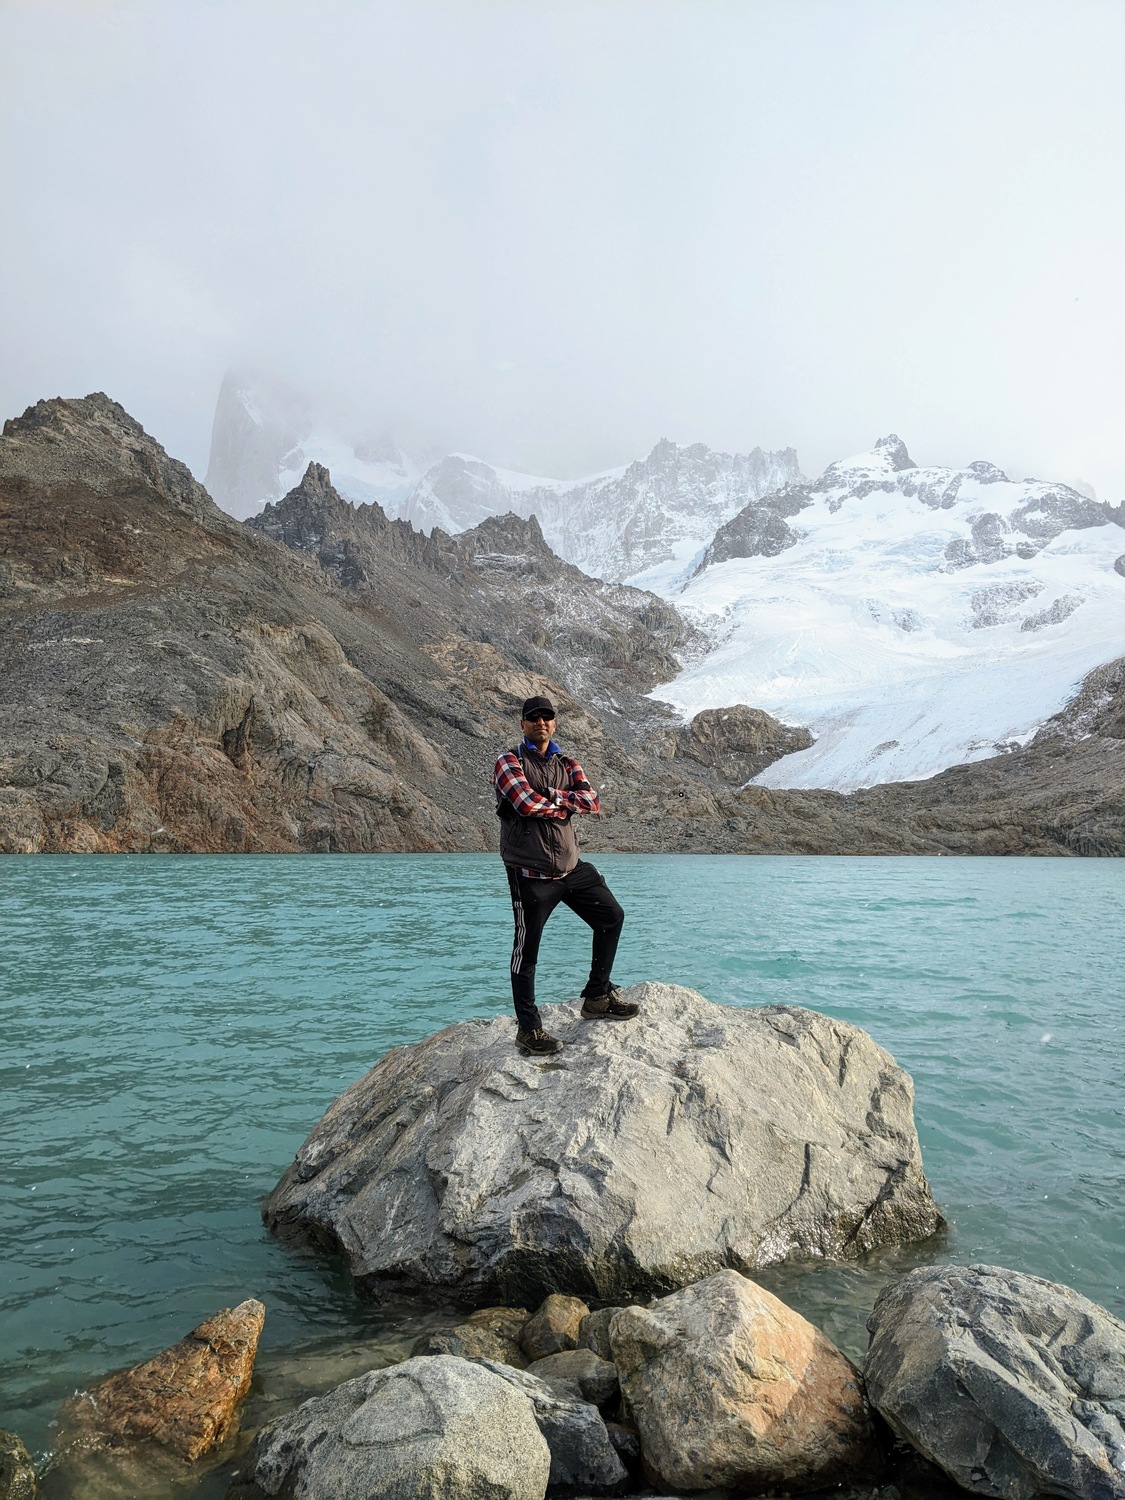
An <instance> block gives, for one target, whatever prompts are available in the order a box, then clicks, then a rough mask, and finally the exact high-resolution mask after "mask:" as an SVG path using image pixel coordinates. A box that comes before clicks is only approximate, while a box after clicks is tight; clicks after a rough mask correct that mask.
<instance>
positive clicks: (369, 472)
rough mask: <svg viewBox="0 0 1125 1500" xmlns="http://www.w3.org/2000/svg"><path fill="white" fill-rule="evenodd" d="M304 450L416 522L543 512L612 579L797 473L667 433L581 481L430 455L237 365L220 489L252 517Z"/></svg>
mask: <svg viewBox="0 0 1125 1500" xmlns="http://www.w3.org/2000/svg"><path fill="white" fill-rule="evenodd" d="M309 463H317V464H320V465H322V466H323V467H324V468H326V469H328V470H329V471H330V472H331V474H332V481H333V484H334V486H335V487H336V489H337V491H338V492H339V493H340V494H341V495H343V496H344V497H345V499H348V500H352V501H354V502H355V503H357V504H368V503H370V502H372V501H375V502H377V503H378V504H379V505H381V506H382V508H383V509H384V510H385V511H386V513H387V515H388V516H389V517H390V518H391V519H393V520H405V521H409V522H410V523H411V525H412V526H414V527H415V528H416V529H418V530H420V531H425V532H430V531H432V530H433V528H434V527H435V526H440V527H441V529H442V530H443V531H446V532H449V533H450V534H451V535H454V534H456V533H458V532H461V531H467V530H469V529H470V528H471V527H473V526H478V525H480V523H481V522H482V521H484V520H486V519H487V518H488V517H489V516H497V515H504V514H506V513H507V512H509V511H512V512H514V513H515V514H516V515H518V516H521V517H523V518H524V519H525V520H526V519H528V518H530V517H531V516H535V517H536V518H537V519H538V521H539V523H540V526H541V527H542V530H543V534H544V536H545V537H546V539H547V541H548V542H549V543H550V545H551V547H552V548H553V549H554V550H555V551H556V552H557V553H558V554H559V556H560V557H562V558H563V559H564V560H565V561H567V562H570V563H574V564H575V565H576V566H577V567H579V568H581V569H582V570H583V572H585V573H588V574H590V575H591V576H592V577H595V578H605V579H609V580H611V581H614V582H619V581H621V580H623V579H630V580H631V579H633V578H634V577H635V576H636V575H640V574H643V573H645V572H646V571H647V570H648V569H651V568H653V567H662V566H664V565H666V564H669V563H671V564H672V565H673V566H674V568H675V569H676V570H679V571H682V570H683V568H684V567H685V566H687V565H688V564H690V563H691V562H692V561H693V559H694V558H695V557H696V555H697V554H699V553H701V552H702V549H703V548H704V547H705V546H706V544H707V542H708V541H709V540H710V539H711V537H712V536H713V535H714V534H715V530H716V528H717V527H719V526H721V525H722V524H723V522H724V521H727V520H729V519H730V517H732V516H733V515H735V514H736V513H737V512H738V511H739V510H741V509H742V507H743V506H744V505H746V504H747V502H748V501H751V500H754V499H757V498H758V497H760V496H762V495H765V494H768V493H769V492H770V491H772V490H776V489H778V488H779V487H780V486H781V485H785V484H790V483H794V482H796V481H798V480H799V479H800V477H801V474H800V470H799V468H798V466H797V455H796V453H795V452H794V451H793V449H792V448H786V449H783V450H781V451H779V452H776V453H764V452H763V451H762V450H761V449H760V448H755V449H754V450H753V451H752V452H751V453H747V454H730V453H715V452H713V451H712V450H711V449H710V448H708V447H707V446H706V445H705V444H703V443H694V444H692V445H690V446H688V447H680V446H679V445H677V444H676V443H672V442H668V441H667V440H664V441H661V442H659V443H657V444H656V446H655V447H654V448H653V450H652V452H651V453H650V454H649V455H648V457H647V458H644V459H639V460H637V461H636V462H634V463H631V464H627V465H624V466H622V467H620V468H617V469H610V470H608V471H606V472H605V473H602V474H596V475H593V476H592V477H591V478H587V479H581V480H566V479H548V478H542V477H538V476H535V475H530V474H522V473H519V472H517V471H515V470H512V469H504V468H496V467H494V466H493V465H491V464H488V463H485V462H484V461H483V460H482V459H479V458H475V457H473V456H472V455H470V454H461V453H455V454H450V455H448V456H446V457H443V458H441V459H439V460H438V461H437V462H433V463H422V462H420V461H419V460H418V459H416V458H414V459H412V458H410V457H409V456H407V455H405V454H403V453H402V452H401V451H399V450H398V449H397V448H396V447H395V446H394V444H392V443H390V442H387V441H384V442H382V443H378V444H373V443H364V442H356V441H354V440H352V439H348V438H344V437H342V436H341V435H340V434H339V433H338V432H337V431H335V429H334V428H333V427H332V426H331V424H328V423H326V422H324V421H323V420H321V419H318V418H317V417H316V416H315V415H314V414H313V411H312V408H311V406H310V404H309V403H308V402H305V401H303V400H302V399H301V398H299V397H297V396H296V395H294V394H293V393H292V392H289V391H286V390H285V389H284V388H283V387H281V386H278V385H276V384H273V383H270V382H267V381H265V380H262V379H261V378H259V377H248V376H244V375H228V376H227V378H226V380H225V381H224V382H223V387H222V390H221V391H220V394H219V402H218V407H217V408H216V413H215V423H214V429H213V433H212V441H211V460H210V463H209V466H208V470H207V477H206V479H205V481H204V483H205V484H206V487H207V489H208V490H209V491H210V493H211V494H212V495H213V496H214V498H215V500H216V501H218V503H219V504H220V505H221V506H223V508H224V509H225V510H227V511H229V512H230V513H231V514H232V515H235V516H238V517H239V518H240V519H245V518H246V517H247V516H250V515H254V514H256V513H257V512H258V511H259V510H260V509H261V508H262V506H263V505H265V504H266V503H267V502H269V501H274V500H277V499H279V498H280V497H281V496H282V495H285V494H288V492H289V491H290V490H291V489H293V488H294V486H296V485H297V484H298V483H299V482H300V479H301V476H302V475H303V474H304V472H305V469H306V468H307V466H308V464H309Z"/></svg>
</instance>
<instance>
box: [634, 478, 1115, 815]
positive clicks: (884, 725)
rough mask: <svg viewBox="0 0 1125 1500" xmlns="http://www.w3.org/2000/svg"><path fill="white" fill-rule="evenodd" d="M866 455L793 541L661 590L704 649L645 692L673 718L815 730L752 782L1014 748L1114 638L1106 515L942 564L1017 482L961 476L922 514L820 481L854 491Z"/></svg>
mask: <svg viewBox="0 0 1125 1500" xmlns="http://www.w3.org/2000/svg"><path fill="white" fill-rule="evenodd" d="M870 458H871V456H870V455H863V456H861V458H860V459H857V460H853V461H850V462H849V463H847V464H841V465H834V466H833V469H832V470H830V471H829V472H828V473H827V474H826V475H825V476H824V479H823V480H822V481H821V482H820V483H819V484H818V486H817V495H816V499H815V501H814V503H813V504H812V505H811V506H809V507H808V508H806V509H805V510H803V511H801V512H800V513H799V514H798V515H797V516H796V517H795V518H793V521H792V523H791V524H792V526H793V528H794V530H797V531H799V532H802V533H804V536H803V538H802V540H800V541H799V542H798V543H797V545H796V546H794V547H791V548H789V549H788V550H786V551H784V552H782V553H780V554H779V555H778V556H777V557H772V558H769V557H752V558H736V559H732V560H730V561H727V562H723V563H719V564H717V565H713V566H710V567H708V568H707V569H706V570H705V571H704V572H703V573H702V574H701V575H700V576H699V577H697V578H695V579H694V580H692V581H691V582H690V583H689V584H688V585H687V587H686V588H685V589H684V591H683V592H682V593H680V594H678V596H677V595H676V593H675V591H674V589H673V588H669V590H668V591H667V593H666V597H674V598H675V602H676V604H677V605H678V606H679V607H680V608H681V609H682V610H683V611H684V612H685V613H686V614H688V615H689V616H690V617H691V618H692V619H693V620H695V621H696V623H698V624H700V625H701V626H703V627H704V628H705V629H706V630H708V631H709V632H710V633H711V634H712V636H713V638H714V639H715V640H716V645H715V648H714V650H713V651H712V652H711V653H709V654H708V655H707V656H706V657H705V658H703V660H701V661H699V662H697V663H695V664H693V665H691V666H689V667H688V668H687V669H686V670H685V671H684V672H682V673H681V674H680V675H679V676H678V677H677V678H676V679H675V680H674V681H673V682H672V683H670V684H666V685H664V686H662V687H660V688H658V689H656V691H655V692H654V694H653V696H654V697H658V698H661V699H663V700H665V701H668V702H671V703H672V704H673V705H674V706H675V707H676V708H677V709H678V710H679V711H680V712H681V713H682V714H683V715H684V717H685V718H690V717H692V716H693V715H694V714H696V713H698V712H699V711H700V710H701V709H703V708H714V707H720V706H726V705H729V704H733V703H747V704H750V705H752V706H754V707H757V708H764V709H766V710H767V711H768V712H769V713H772V714H774V715H775V716H776V717H777V718H779V719H781V720H783V721H784V722H786V723H790V724H803V725H806V726H807V727H808V728H809V729H810V730H811V731H812V732H813V734H814V735H815V736H816V737H817V741H816V744H814V745H813V746H812V748H811V749H809V750H806V751H801V752H799V753H798V754H795V755H790V756H787V757H785V758H784V759H783V760H781V761H778V762H776V763H775V764H774V765H773V766H771V767H769V768H768V769H767V770H766V771H765V772H764V773H762V775H760V776H759V777H757V778H756V781H757V783H758V784H760V785H763V786H770V787H777V788H782V787H787V788H799V787H828V788H832V789H835V790H838V791H851V790H854V789H855V788H857V787H861V786H870V785H874V784H876V783H881V782H887V781H902V780H918V779H922V778H925V777H928V776H932V775H934V774H936V773H937V772H938V771H941V770H943V769H945V768H946V767H948V766H951V765H955V764H959V763H961V762H965V761H972V760H980V759H984V758H986V757H988V756H991V755H995V754H997V753H998V752H1001V751H1002V750H1005V749H1011V748H1014V747H1015V746H1017V745H1019V744H1023V743H1026V742H1027V740H1028V739H1030V738H1031V736H1032V735H1033V733H1034V732H1035V730H1036V729H1037V728H1038V727H1039V725H1040V724H1042V723H1043V721H1044V720H1045V719H1047V718H1049V717H1050V716H1051V715H1052V714H1054V713H1057V712H1058V711H1059V710H1060V709H1061V708H1063V707H1064V706H1065V704H1066V703H1067V702H1068V700H1069V699H1070V698H1071V697H1072V696H1073V695H1074V693H1075V692H1076V690H1077V688H1078V686H1079V684H1080V682H1081V679H1082V677H1083V676H1084V675H1085V674H1086V673H1087V672H1089V671H1090V670H1091V669H1092V668H1094V667H1095V666H1098V665H1099V664H1100V663H1102V662H1105V661H1108V660H1110V659H1112V658H1113V657H1115V656H1118V655H1120V654H1121V652H1122V650H1123V649H1125V579H1123V578H1122V577H1121V576H1119V575H1118V574H1117V573H1116V572H1115V571H1114V567H1113V564H1114V560H1115V558H1116V557H1118V556H1120V555H1121V554H1122V553H1125V531H1123V530H1122V528H1121V527H1119V526H1116V525H1112V524H1110V525H1106V526H1101V527H1097V528H1090V529H1086V530H1069V531H1065V532H1063V533H1062V534H1061V535H1059V536H1057V537H1055V539H1054V540H1053V541H1051V542H1049V543H1048V544H1047V545H1046V546H1045V547H1044V548H1043V549H1042V550H1041V551H1039V552H1038V553H1036V554H1035V555H1034V556H1032V557H1030V558H1026V559H1025V558H1021V557H1019V556H1017V555H1014V554H1013V555H1011V556H1009V557H1007V558H1004V559H1003V560H1000V561H997V562H993V563H977V564H975V565H973V566H971V567H964V568H958V569H951V568H950V567H949V565H948V563H947V562H946V561H945V548H946V545H947V543H948V542H949V541H950V540H952V539H954V538H956V537H959V536H963V537H969V536H970V534H971V523H972V521H973V519H974V518H975V517H977V516H979V515H980V514H981V512H983V511H986V510H988V511H993V512H998V513H1001V514H1004V513H1010V511H1011V510H1012V509H1013V508H1014V506H1015V505H1016V504H1019V503H1021V502H1022V501H1025V500H1026V499H1027V497H1028V493H1029V490H1028V486H1027V485H1026V484H1019V483H1014V482H1000V483H991V484H980V483H977V482H976V481H975V480H974V479H969V478H966V477H964V476H963V477H962V482H961V484H960V486H959V488H958V492H957V495H956V499H955V500H954V501H953V503H952V504H951V505H950V506H949V507H948V508H947V509H933V508H931V507H930V506H927V505H925V504H924V503H923V502H922V501H921V500H920V499H918V498H916V497H914V498H911V497H908V496H906V495H904V494H902V493H901V492H899V491H898V490H896V491H894V492H892V493H886V492H885V491H880V490H876V491H874V492H872V493H870V494H867V495H857V494H855V493H849V484H835V483H826V482H825V481H829V480H830V479H834V478H836V477H837V476H839V477H840V478H846V480H847V481H849V482H850V488H852V489H854V485H855V482H857V481H858V482H862V481H863V480H865V479H868V478H870V477H872V474H871V467H870V464H869V463H868V460H869V459H870ZM951 472H952V471H949V470H912V471H910V475H909V482H910V483H912V484H914V485H923V484H926V483H928V482H934V483H943V484H948V482H949V477H950V474H951ZM896 477H897V476H896ZM906 478H907V476H905V475H903V476H902V479H903V480H904V481H905V480H906ZM822 486H823V488H822ZM654 581H655V580H654ZM649 586H650V587H651V586H652V583H651V582H650V585H649ZM662 592H664V590H662ZM974 606H975V607H974ZM1052 606H1053V607H1054V609H1053V611H1052ZM1068 611H1069V612H1068ZM1044 615H1046V616H1047V618H1046V619H1045V620H1041V618H1040V617H1042V616H1044Z"/></svg>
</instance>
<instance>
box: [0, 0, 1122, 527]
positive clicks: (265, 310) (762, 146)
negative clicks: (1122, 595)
mask: <svg viewBox="0 0 1125 1500" xmlns="http://www.w3.org/2000/svg"><path fill="white" fill-rule="evenodd" d="M0 56H3V57H4V58H5V59H6V61H5V62H4V64H3V65H2V66H3V68H4V76H3V77H2V78H0V122H2V124H0V130H2V135H0V152H2V160H3V170H4V180H5V184H6V194H5V196H6V206H7V208H8V210H9V213H8V220H9V226H10V227H9V230H8V232H7V233H6V234H5V236H4V237H3V240H2V242H0V319H2V323H3V327H4V329H5V340H4V351H3V355H2V358H0V407H2V410H3V413H4V414H10V413H12V412H14V411H16V410H18V409H20V408H22V406H23V405H26V404H27V403H28V402H30V401H32V400H34V399H37V398H38V397H40V396H44V395H54V394H79V393H82V392H84V391H86V390H89V389H94V388H99V387H100V388H104V389H106V390H108V391H109V392H110V393H111V394H112V395H114V396H115V397H116V398H117V399H119V400H121V401H122V402H123V403H124V404H125V405H126V406H127V407H128V408H129V409H130V410H132V411H133V412H134V413H135V414H136V415H137V416H138V417H139V418H140V419H141V420H142V421H144V423H145V424H146V426H148V427H149V428H150V429H151V430H152V431H154V432H155V433H156V435H157V436H158V437H160V439H161V440H162V441H163V442H164V443H165V445H166V446H167V447H169V448H170V449H171V450H172V451H174V452H176V453H177V454H178V455H181V456H183V457H184V458H185V459H187V461H188V462H189V463H190V464H191V465H192V466H193V468H194V469H195V470H196V471H197V472H199V473H202V471H203V468H204V467H205V465H206V457H207V446H208V441H209V437H210V421H211V413H212V411H213V407H214V401H215V396H216V394H217V391H218V387H219V383H220V381H221V379H222V376H223V373H224V371H225V370H226V369H227V368H228V367H229V366H231V365H247V364H250V365H254V366H256V367H259V368H265V369H269V370H272V371H273V372H274V373H275V374H276V375H277V376H278V377H280V378H282V379H284V380H287V381H290V382H292V383H293V384H295V385H297V386H298V387H300V388H301V389H304V390H308V391H309V392H311V393H312V394H313V396H314V397H315V398H316V399H317V400H318V401H320V402H321V403H322V404H323V405H324V406H325V407H327V408H329V409H331V410H333V411H336V412H338V413H339V414H340V417H341V420H342V421H344V422H347V423H350V424H351V425H352V426H354V427H359V428H362V429H363V430H374V431H385V430H390V431H393V432H394V433H395V434H396V435H397V436H398V438H399V441H401V442H403V443H405V444H407V445H409V444H412V443H413V444H415V445H419V446H424V447H432V446H437V447H443V448H450V449H452V448H456V449H461V450H467V451H476V452H479V453H481V454H482V455H484V456H485V457H487V458H489V459H490V460H493V461H495V462H501V463H507V464H510V465H514V466H519V467H524V468H528V469H530V470H533V471H535V472H540V473H543V472H548V473H557V474H560V475H562V474H569V475H575V474H580V473H584V472H590V471H591V470H595V469H598V468H601V467H604V466H605V465H607V464H612V463H617V462H622V461H625V460H627V459H629V458H632V457H634V456H636V455H638V454H641V453H645V452H647V451H648V450H649V449H650V448H651V446H652V443H653V442H654V441H655V440H656V439H657V438H659V437H660V436H662V435H667V436H669V437H672V438H675V439H677V440H679V441H684V442H690V441H695V440H702V441H706V442H709V443H711V444H713V445H715V446H717V447H722V448H724V449H727V450H746V449H748V448H750V447H752V446H754V445H755V444H761V445H762V446H763V447H766V448H780V447H784V446H787V445H790V444H792V445H794V446H795V447H796V448H797V451H798V453H799V455H800V458H801V462H802V465H803V467H804V468H805V470H806V472H810V473H815V472H818V471H819V469H820V468H822V467H823V466H824V464H826V463H827V462H829V461H830V460H831V459H833V458H836V457H838V456H840V455H841V454H843V453H847V452H852V451H855V450H857V449H861V448H865V447H867V446H869V444H870V442H871V441H872V438H873V436H874V435H876V434H878V433H880V432H884V431H887V430H890V429H892V428H893V429H894V430H896V431H899V432H902V433H903V434H904V436H905V437H906V438H907V439H908V441H909V443H910V446H911V448H912V450H913V451H916V452H917V453H918V455H919V456H920V458H921V459H922V460H924V461H930V462H941V463H950V464H963V463H967V462H969V461H970V460H972V459H977V458H984V457H987V458H991V459H994V460H995V461H996V462H997V463H999V464H1000V465H1001V466H1002V467H1004V468H1007V469H1009V471H1011V472H1014V473H1027V472H1033V473H1037V474H1042V475H1045V476H1054V475H1058V476H1060V477H1068V476H1075V475H1082V476H1083V477H1084V478H1086V479H1088V480H1089V481H1092V483H1093V484H1094V485H1095V486H1096V488H1097V491H1098V494H1099V495H1101V496H1104V497H1107V498H1110V499H1117V498H1120V497H1121V496H1122V495H1125V457H1123V455H1122V452H1121V450H1120V447H1119V444H1118V440H1117V436H1116V432H1117V426H1118V414H1119V412H1120V410H1121V408H1122V405H1123V397H1125V367H1123V364H1122V358H1121V353H1120V351H1121V349H1122V348H1125V290H1123V287H1122V283H1121V278H1120V276H1119V274H1118V269H1117V258H1118V254H1119V249H1118V247H1119V246H1120V244H1121V242H1122V240H1123V239H1125V171H1123V170H1122V166H1123V163H1122V160H1121V155H1122V145H1121V143H1122V142H1123V141H1125V129H1123V126H1125V102H1123V96H1122V92H1121V90H1120V88H1119V84H1118V80H1119V77H1120V72H1121V67H1122V64H1123V63H1125V10H1123V9H1122V8H1121V7H1120V6H1119V5H1117V4H1115V3H1112V0H1106V3H1099V0H1087V3H1085V4H1083V3H1077V4H1075V3H1067V4H1065V5H1064V4H1061V3H1059V4H1053V3H1052V4H1044V3H1035V0H1019V3H1018V4H1003V3H996V4H990V5H989V6H986V7H982V6H980V5H979V4H976V3H950V0H935V3H934V4H931V5H927V6H902V5H899V4H897V3H896V4H890V3H876V0H853V3H850V4H848V5H846V6H833V5H827V4H822V3H811V0H810V3H803V0H792V3H787V4H785V5H778V4H754V3H747V4H743V5H729V4H724V3H720V0H683V3H680V4H660V3H655V0H645V3H636V4H625V3H613V0H606V3H602V4H583V3H573V0H566V3H560V4H552V3H544V4H535V5H529V4H527V3H515V0H513V3H489V0H473V3H471V4H465V3H463V0H456V3H453V0H450V3H446V4H434V3H424V0H419V3H412V4H410V5H401V4H391V3H354V4H343V3H332V0H326V3H317V4H315V5H314V4H312V3H307V4H305V3H292V4H280V3H276V0H274V3H269V4H259V3H253V4H252V3H244V0H231V3H228V4H223V5H215V4H204V3H200V0H190V3H189V0H161V3H157V0H137V3H132V4H102V5H72V6H67V7H63V6H55V5H51V4H49V3H48V4H37V5H34V6H33V5H30V4H9V5H8V6H6V7H4V8H2V9H0Z"/></svg>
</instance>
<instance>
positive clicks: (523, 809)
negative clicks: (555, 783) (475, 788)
mask: <svg viewBox="0 0 1125 1500" xmlns="http://www.w3.org/2000/svg"><path fill="white" fill-rule="evenodd" d="M562 761H563V764H564V765H565V766H566V769H567V784H566V786H565V787H559V788H557V789H554V788H552V790H551V791H550V792H548V793H543V792H537V791H536V790H535V788H534V787H533V786H532V785H531V783H530V782H529V781H528V779H527V777H526V776H525V775H524V774H523V767H522V766H521V765H520V761H519V756H518V755H515V754H513V752H512V751H511V750H506V751H505V752H504V754H503V755H502V756H501V757H500V759H499V760H498V761H497V762H496V770H495V771H494V772H493V774H492V781H493V785H494V786H495V787H496V790H497V791H498V792H499V794H500V795H501V797H505V798H507V800H508V801H509V802H510V803H511V804H512V806H513V807H514V808H515V810H516V812H518V813H519V815H520V816H521V817H523V818H554V819H555V820H556V821H557V822H560V823H565V822H566V820H567V818H569V817H570V815H571V813H596V812H601V810H602V805H601V803H600V802H599V801H598V794H597V792H596V791H595V789H594V788H593V787H592V786H591V785H590V783H589V782H588V781H587V780H586V773H585V772H584V771H583V769H582V767H581V766H580V765H579V764H578V762H577V761H576V760H574V759H573V758H572V757H571V756H568V755H564V756H563V757H562Z"/></svg>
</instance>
